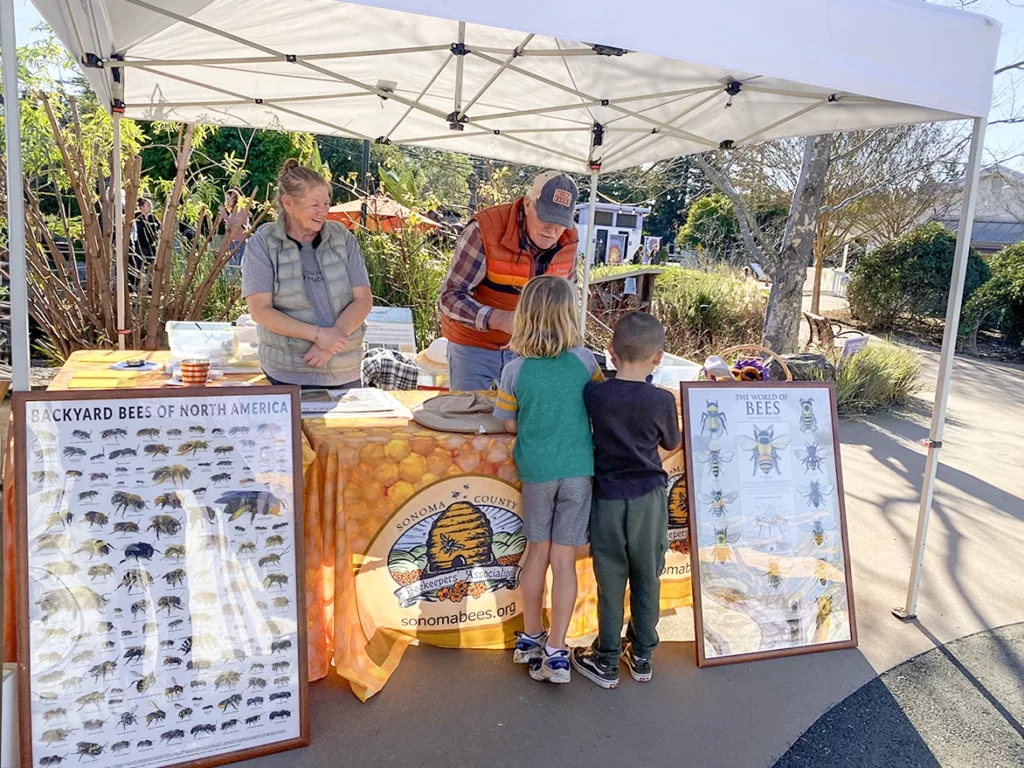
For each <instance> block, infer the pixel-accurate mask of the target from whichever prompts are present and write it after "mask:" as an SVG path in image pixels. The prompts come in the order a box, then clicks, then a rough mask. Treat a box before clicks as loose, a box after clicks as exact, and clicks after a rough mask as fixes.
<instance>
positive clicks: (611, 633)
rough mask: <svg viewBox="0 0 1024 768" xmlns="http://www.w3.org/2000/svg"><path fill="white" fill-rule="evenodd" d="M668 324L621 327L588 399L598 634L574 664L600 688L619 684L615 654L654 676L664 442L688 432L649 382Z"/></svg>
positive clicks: (642, 676)
mask: <svg viewBox="0 0 1024 768" xmlns="http://www.w3.org/2000/svg"><path fill="white" fill-rule="evenodd" d="M664 349H665V329H664V328H663V327H662V325H661V323H659V322H658V320H657V319H656V318H655V317H654V316H652V315H649V314H648V313H646V312H632V313H630V314H628V315H625V316H624V317H623V318H622V319H621V320H619V322H618V324H617V325H616V327H615V333H614V336H613V338H612V344H611V350H610V352H611V356H612V362H613V363H614V364H615V368H616V374H615V378H614V379H609V380H608V381H605V382H600V383H598V382H591V383H589V384H587V386H586V388H585V389H584V391H583V399H584V402H585V403H586V406H587V412H588V413H589V415H590V420H591V424H592V425H593V429H594V504H593V507H592V508H591V513H590V549H591V554H592V555H593V558H594V573H595V575H596V576H597V583H598V587H599V589H598V605H597V615H598V626H599V632H598V637H597V640H595V641H594V644H593V645H592V646H591V647H589V648H575V649H573V652H572V656H571V660H572V665H573V666H574V667H575V668H576V670H577V671H578V672H579V673H580V674H582V675H583V676H584V677H586V678H587V679H589V680H591V681H593V682H595V683H597V684H598V685H600V686H601V687H602V688H614V687H615V686H617V685H618V684H619V655H620V653H621V655H622V658H623V659H624V660H625V662H626V665H627V666H628V667H629V671H630V674H631V675H632V676H633V679H634V680H636V681H638V682H641V683H645V682H647V681H649V680H650V679H651V674H652V673H651V652H652V651H653V650H654V648H655V646H656V645H657V644H658V631H657V625H658V616H659V600H660V597H661V583H660V580H659V579H660V576H661V572H662V571H663V570H664V569H665V552H666V550H667V549H668V498H667V491H666V487H665V486H666V481H667V479H668V477H667V475H666V473H665V471H664V470H663V469H662V468H661V457H660V455H659V453H658V448H659V446H660V447H661V448H664V449H665V450H668V451H670V450H674V449H675V448H677V447H678V446H679V443H680V441H681V439H682V436H681V435H680V433H679V416H678V413H677V411H676V401H675V398H674V397H673V395H672V393H671V392H669V391H667V390H664V389H659V388H658V387H656V386H654V385H653V384H650V383H648V379H649V377H650V375H651V372H652V371H653V370H654V369H655V368H656V367H657V366H658V364H659V363H660V362H661V358H662V356H663V355H664ZM627 581H628V583H629V588H630V621H629V628H628V630H627V632H626V641H627V642H626V646H625V648H624V649H623V648H622V639H621V634H622V620H623V613H624V610H623V602H624V600H625V593H626V583H627Z"/></svg>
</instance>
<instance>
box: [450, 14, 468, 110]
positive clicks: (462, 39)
mask: <svg viewBox="0 0 1024 768" xmlns="http://www.w3.org/2000/svg"><path fill="white" fill-rule="evenodd" d="M465 44H466V22H464V21H460V22H459V45H460V46H464V45H465ZM465 66H466V56H465V54H464V53H460V54H459V55H458V57H457V58H456V60H455V109H454V110H453V112H454V113H455V119H456V121H457V120H458V118H459V115H461V114H462V72H463V70H464V69H465Z"/></svg>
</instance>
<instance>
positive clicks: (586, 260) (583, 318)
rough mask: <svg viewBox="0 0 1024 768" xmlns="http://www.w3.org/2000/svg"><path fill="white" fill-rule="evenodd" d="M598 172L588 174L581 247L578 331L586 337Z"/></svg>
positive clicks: (595, 232) (594, 238)
mask: <svg viewBox="0 0 1024 768" xmlns="http://www.w3.org/2000/svg"><path fill="white" fill-rule="evenodd" d="M597 177H598V172H597V171H594V172H593V173H591V174H590V202H589V203H588V204H587V245H586V247H585V248H584V249H583V253H584V255H583V293H582V295H581V298H580V332H581V333H582V334H583V339H584V341H586V338H587V304H588V301H587V300H588V298H589V297H590V264H591V262H592V261H593V260H594V248H595V244H596V242H597V241H596V235H597V228H596V227H595V226H594V214H595V210H596V209H595V205H596V204H597Z"/></svg>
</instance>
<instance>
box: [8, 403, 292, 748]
mask: <svg viewBox="0 0 1024 768" xmlns="http://www.w3.org/2000/svg"><path fill="white" fill-rule="evenodd" d="M14 414H15V442H16V445H17V446H18V451H17V456H16V463H17V468H16V469H17V489H16V490H17V505H18V547H17V550H18V569H19V570H18V579H19V590H20V600H19V605H18V629H19V631H20V633H21V634H20V639H19V644H18V648H19V654H20V659H19V667H20V671H21V677H20V680H19V685H18V693H19V697H20V705H21V707H20V722H21V759H22V765H25V766H30V767H31V768H46V767H47V766H51V767H52V766H58V765H60V764H61V763H62V762H63V761H64V760H71V761H72V764H75V765H77V764H78V763H79V762H81V763H82V764H83V765H86V764H87V765H90V766H95V768H129V766H130V768H166V767H167V766H185V765H188V766H190V767H192V768H196V767H198V768H210V767H211V766H214V765H220V764H222V763H227V762H233V761H236V760H244V759H248V758H253V757H259V756H263V755H267V754H270V753H272V752H279V751H281V750H284V749H290V748H293V747H299V746H306V745H307V744H308V743H309V718H308V702H307V672H306V669H307V667H306V622H305V594H306V593H305V588H304V584H303V576H304V560H303V556H302V551H303V549H302V543H303V536H302V487H301V481H302V475H301V444H300V442H299V441H300V433H299V397H298V388H297V387H257V388H252V387H235V388H230V387H223V388H217V389H209V390H203V389H182V390H177V391H173V390H165V389H161V390H138V389H136V390H117V391H109V390H108V391H94V392H87V393H82V392H77V393H76V392H47V393H20V392H19V393H16V394H15V398H14Z"/></svg>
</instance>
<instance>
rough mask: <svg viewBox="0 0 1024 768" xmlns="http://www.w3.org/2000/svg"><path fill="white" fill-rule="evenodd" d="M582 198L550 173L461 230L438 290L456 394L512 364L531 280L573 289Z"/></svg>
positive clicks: (480, 385) (492, 379) (488, 383)
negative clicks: (551, 280)
mask: <svg viewBox="0 0 1024 768" xmlns="http://www.w3.org/2000/svg"><path fill="white" fill-rule="evenodd" d="M577 197H579V190H578V189H577V188H576V184H575V182H573V180H572V179H571V178H569V177H568V176H566V175H565V174H563V173H557V172H554V171H548V172H547V173H542V174H540V175H539V176H538V177H537V178H536V179H534V180H533V185H532V186H531V187H530V189H529V191H528V192H527V193H526V195H524V196H523V197H521V198H519V199H518V200H516V201H515V202H513V203H506V204H504V205H498V206H495V207H493V208H487V209H485V210H483V211H479V212H478V213H477V214H476V215H475V216H474V217H473V219H472V221H470V222H469V224H467V225H466V228H465V229H464V230H463V231H462V235H461V236H460V237H459V241H458V243H456V245H455V254H454V257H453V258H452V266H451V269H450V270H449V272H448V276H447V277H446V278H445V282H444V286H443V287H442V289H441V332H442V334H443V335H444V337H445V338H446V339H448V371H449V378H450V383H449V387H450V388H451V389H452V390H471V389H490V388H491V387H492V386H493V385H494V384H496V383H497V382H498V381H500V380H501V370H502V368H504V367H505V365H506V363H508V362H510V361H511V360H512V359H514V358H515V355H514V354H513V353H512V352H510V351H509V350H508V349H506V348H505V346H506V345H507V344H508V340H509V336H510V335H511V332H512V316H513V314H514V313H515V309H516V305H517V304H518V303H519V293H520V291H521V290H522V289H523V286H524V285H526V283H527V282H528V281H529V280H530V278H532V277H536V276H537V275H544V274H553V275H559V276H561V277H564V278H566V279H568V280H572V281H574V282H575V280H576V254H577V244H578V242H579V239H578V237H577V235H576V225H575V222H574V220H573V214H574V212H575V210H576V199H577Z"/></svg>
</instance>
